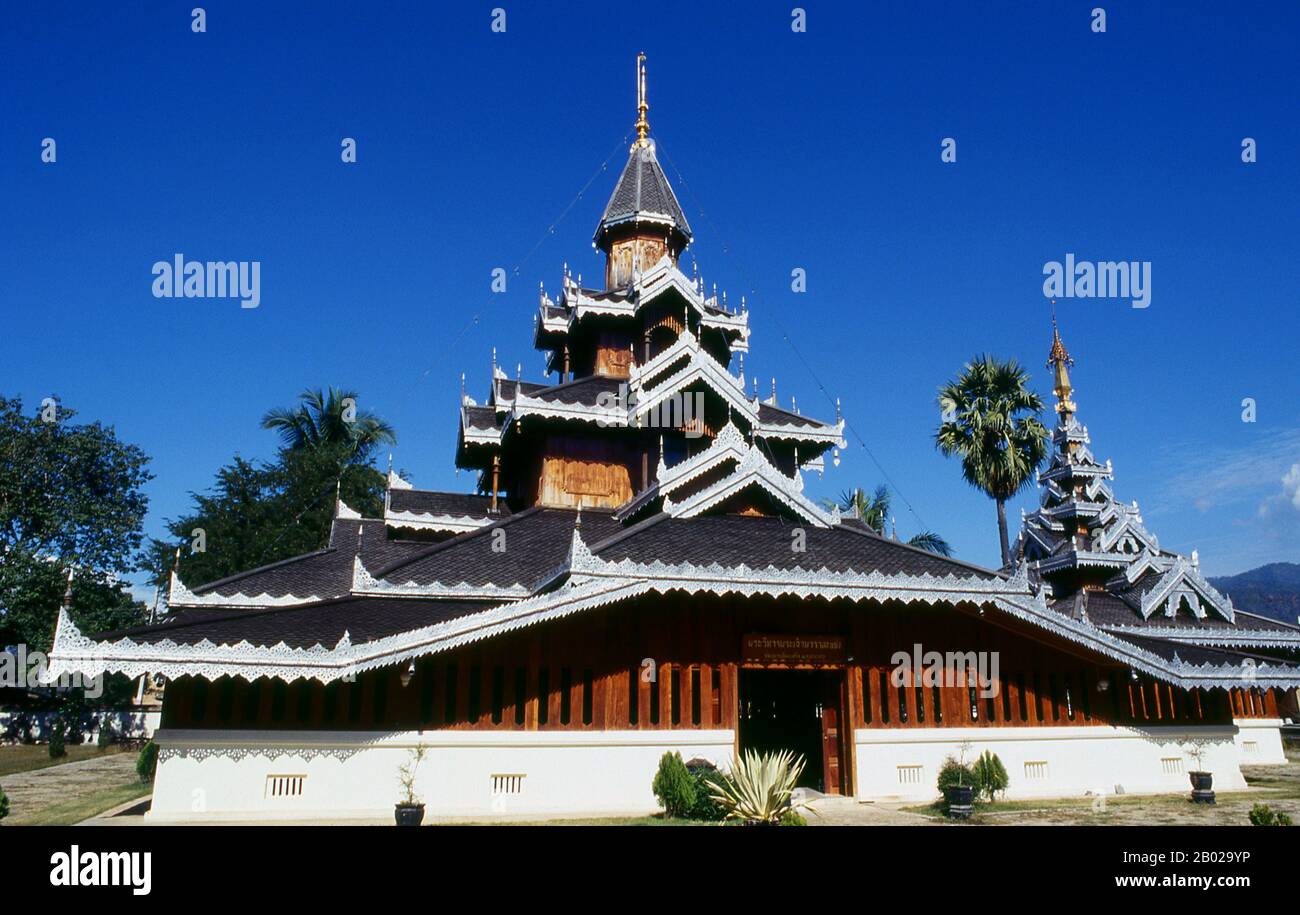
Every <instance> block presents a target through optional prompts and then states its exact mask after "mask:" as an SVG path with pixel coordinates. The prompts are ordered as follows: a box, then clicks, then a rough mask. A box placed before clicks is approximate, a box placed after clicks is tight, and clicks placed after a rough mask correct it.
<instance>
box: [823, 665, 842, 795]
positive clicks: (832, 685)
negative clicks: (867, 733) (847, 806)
mask: <svg viewBox="0 0 1300 915" xmlns="http://www.w3.org/2000/svg"><path fill="white" fill-rule="evenodd" d="M842 680H843V675H842V674H828V675H826V676H825V679H824V680H823V684H824V685H823V688H822V784H824V785H825V786H826V788H825V790H826V793H827V794H843V793H844V788H845V785H844V782H843V775H842V768H843V767H842V765H841V763H842V759H843V755H844V754H843V744H844V740H843V733H842V731H843V722H842V718H843V715H842V714H841V708H842V706H841V704H840V699H841V695H840V694H841V692H842V689H841V687H842V685H843V684H842V682H841V681H842Z"/></svg>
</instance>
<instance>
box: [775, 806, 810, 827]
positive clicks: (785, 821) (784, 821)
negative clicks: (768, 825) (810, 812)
mask: <svg viewBox="0 0 1300 915" xmlns="http://www.w3.org/2000/svg"><path fill="white" fill-rule="evenodd" d="M780 825H782V826H807V825H808V821H807V820H805V819H804V818H803V817H802V816H801V815H799V814H797V813H795V812H794V811H793V810H787V811H786V812H785V813H783V814H781V823H780Z"/></svg>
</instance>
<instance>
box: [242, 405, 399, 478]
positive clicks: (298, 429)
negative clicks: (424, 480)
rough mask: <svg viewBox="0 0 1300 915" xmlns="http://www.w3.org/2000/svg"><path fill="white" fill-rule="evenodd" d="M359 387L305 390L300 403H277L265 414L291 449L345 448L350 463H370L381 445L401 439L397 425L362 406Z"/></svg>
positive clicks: (264, 422)
mask: <svg viewBox="0 0 1300 915" xmlns="http://www.w3.org/2000/svg"><path fill="white" fill-rule="evenodd" d="M356 402H357V394H356V392H355V391H345V390H341V389H339V388H335V387H333V386H331V387H330V389H329V393H328V394H326V393H324V392H323V391H321V389H320V388H316V389H314V390H313V389H311V388H308V389H307V390H305V391H303V392H302V394H300V395H299V396H298V405H297V406H296V407H290V408H287V409H286V408H283V407H277V408H276V409H274V410H268V411H267V413H266V415H265V416H263V417H262V428H263V429H273V430H274V431H276V432H277V433H279V435H280V441H281V442H282V443H283V444H284V447H285V448H287V449H288V450H290V451H308V450H317V449H324V448H341V449H342V450H343V452H344V459H345V462H346V463H348V464H367V463H369V461H370V456H371V453H372V452H373V451H374V449H375V448H377V447H379V446H380V445H385V444H388V445H392V444H396V443H397V433H396V432H394V431H393V427H392V426H390V425H389V424H388V423H386V422H385V421H384V420H382V419H380V418H379V417H378V416H376V415H375V414H373V413H371V412H369V411H368V410H358V409H357V407H356Z"/></svg>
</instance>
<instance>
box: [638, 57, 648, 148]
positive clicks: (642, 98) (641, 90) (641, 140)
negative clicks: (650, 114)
mask: <svg viewBox="0 0 1300 915" xmlns="http://www.w3.org/2000/svg"><path fill="white" fill-rule="evenodd" d="M649 110H650V104H649V103H648V102H647V101H646V94H645V51H642V52H641V53H639V54H637V56H636V124H635V125H634V126H635V127H636V144H635V145H636V146H649V145H650V141H649V140H648V139H646V138H647V136H648V135H649V133H650V122H649V121H647V120H646V112H647V111H649Z"/></svg>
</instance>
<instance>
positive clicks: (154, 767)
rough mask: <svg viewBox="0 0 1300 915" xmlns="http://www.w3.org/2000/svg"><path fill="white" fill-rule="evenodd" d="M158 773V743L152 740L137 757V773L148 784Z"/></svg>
mask: <svg viewBox="0 0 1300 915" xmlns="http://www.w3.org/2000/svg"><path fill="white" fill-rule="evenodd" d="M157 773H158V744H156V743H154V742H153V741H152V740H151V741H149V742H148V743H146V744H145V745H144V747H143V748H142V749H141V750H140V753H139V754H138V755H137V756H136V758H135V774H136V775H138V776H139V777H140V781H142V782H144V783H145V784H148V783H149V782H151V781H153V779H154V776H155V775H156V774H157Z"/></svg>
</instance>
